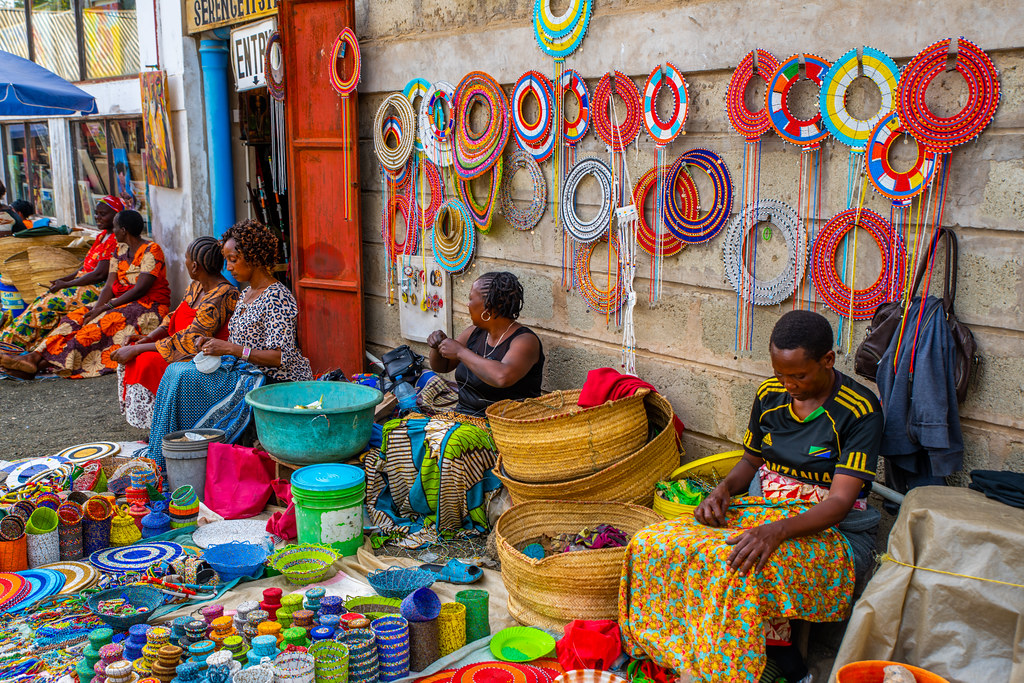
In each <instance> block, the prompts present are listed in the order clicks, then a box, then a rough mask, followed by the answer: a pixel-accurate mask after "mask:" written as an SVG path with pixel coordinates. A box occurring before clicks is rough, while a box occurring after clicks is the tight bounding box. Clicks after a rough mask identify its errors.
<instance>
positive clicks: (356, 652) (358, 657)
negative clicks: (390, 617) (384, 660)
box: [344, 629, 379, 683]
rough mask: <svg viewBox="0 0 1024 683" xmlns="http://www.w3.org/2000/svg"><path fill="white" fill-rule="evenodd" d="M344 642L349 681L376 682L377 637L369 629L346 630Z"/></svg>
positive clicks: (360, 682) (351, 682) (377, 675)
mask: <svg viewBox="0 0 1024 683" xmlns="http://www.w3.org/2000/svg"><path fill="white" fill-rule="evenodd" d="M344 644H345V646H346V647H347V648H348V680H349V683H377V681H378V678H379V667H378V662H377V638H376V636H375V635H374V634H373V631H371V630H370V629H352V630H351V631H346V632H345V636H344Z"/></svg>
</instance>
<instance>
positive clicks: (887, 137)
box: [865, 112, 935, 206]
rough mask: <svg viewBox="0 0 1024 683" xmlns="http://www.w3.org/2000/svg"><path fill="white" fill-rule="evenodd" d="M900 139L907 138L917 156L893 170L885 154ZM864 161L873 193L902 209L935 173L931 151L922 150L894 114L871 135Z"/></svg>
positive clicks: (884, 118)
mask: <svg viewBox="0 0 1024 683" xmlns="http://www.w3.org/2000/svg"><path fill="white" fill-rule="evenodd" d="M904 136H906V137H904ZM901 138H903V139H904V140H905V141H906V140H907V138H909V139H910V140H911V141H912V142H913V144H914V146H915V147H916V148H917V157H916V158H915V159H914V161H913V163H911V164H910V166H909V167H908V168H907V170H905V171H897V170H896V169H894V168H893V167H892V164H890V163H889V152H890V150H891V149H892V146H893V145H894V144H895V143H896V141H897V140H899V139H901ZM865 161H866V163H867V170H868V177H869V178H870V179H871V184H872V185H874V187H875V190H877V191H878V193H879V194H881V195H883V196H885V197H888V198H889V199H891V200H892V202H893V203H894V204H900V205H904V206H906V205H909V204H910V202H911V201H912V200H913V199H914V197H916V196H918V195H919V194H921V193H922V192H924V190H925V188H926V187H927V186H928V183H929V182H931V179H932V176H933V175H934V174H935V152H932V151H930V150H928V149H925V148H924V146H922V145H921V144H920V143H919V142H918V141H917V138H914V137H913V136H910V135H909V131H908V130H907V129H906V128H904V127H903V126H901V125H900V121H899V117H898V115H897V114H896V112H892V113H890V114H889V115H888V116H885V117H883V118H882V120H880V121H879V122H878V125H877V126H875V129H874V130H873V131H872V132H871V137H870V138H869V139H868V146H867V152H866V153H865Z"/></svg>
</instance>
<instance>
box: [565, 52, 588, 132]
mask: <svg viewBox="0 0 1024 683" xmlns="http://www.w3.org/2000/svg"><path fill="white" fill-rule="evenodd" d="M567 92H568V93H572V95H573V97H575V98H576V104H577V105H578V108H579V111H578V112H577V113H576V118H575V119H573V120H572V121H569V120H568V119H566V118H565V111H564V109H563V111H562V140H563V141H564V142H565V143H566V144H568V145H575V144H576V143H578V142H579V141H580V140H582V139H583V136H584V135H586V134H587V128H589V126H590V92H589V91H588V90H587V83H586V81H584V80H583V77H582V76H580V75H579V74H578V73H576V72H575V71H573V70H572V69H570V70H569V71H566V72H564V73H563V74H562V77H561V78H560V79H559V86H558V97H559V100H562V99H564V97H565V94H566V93H567Z"/></svg>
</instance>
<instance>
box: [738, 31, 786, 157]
mask: <svg viewBox="0 0 1024 683" xmlns="http://www.w3.org/2000/svg"><path fill="white" fill-rule="evenodd" d="M778 69H779V60H778V59H776V58H775V55H773V54H772V53H771V52H768V51H767V50H751V51H750V52H748V53H747V54H746V56H744V57H743V59H742V61H740V63H739V66H737V67H736V70H735V71H733V72H732V76H731V77H730V78H729V89H728V90H727V91H726V93H725V113H726V115H728V117H729V123H731V124H732V127H733V129H734V130H735V131H736V132H737V133H739V134H740V135H742V136H743V137H744V138H746V139H747V140H749V141H753V140H757V139H758V138H760V137H761V136H762V135H764V134H765V133H766V132H767V131H768V129H769V128H771V125H772V124H771V120H770V117H769V116H768V108H767V107H762V108H761V109H759V110H757V111H751V110H750V109H749V108H748V107H747V87H749V85H750V81H752V80H753V79H754V77H755V76H758V77H760V78H761V79H763V80H764V81H765V83H767V81H768V79H769V78H770V77H771V76H772V74H774V73H775V72H776V71H778Z"/></svg>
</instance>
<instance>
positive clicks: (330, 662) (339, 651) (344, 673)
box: [309, 640, 348, 683]
mask: <svg viewBox="0 0 1024 683" xmlns="http://www.w3.org/2000/svg"><path fill="white" fill-rule="evenodd" d="M309 654H311V655H313V659H314V662H315V665H314V666H315V673H316V681H317V683H347V681H348V647H347V646H346V645H345V644H344V643H340V642H338V641H336V640H321V641H319V642H316V643H314V644H313V645H311V646H310V648H309Z"/></svg>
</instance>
